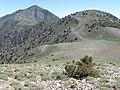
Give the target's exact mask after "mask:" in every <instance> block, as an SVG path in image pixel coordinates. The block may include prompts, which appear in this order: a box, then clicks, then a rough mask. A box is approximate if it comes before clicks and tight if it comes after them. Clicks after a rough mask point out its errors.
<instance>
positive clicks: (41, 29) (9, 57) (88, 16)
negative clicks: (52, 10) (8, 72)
mask: <svg viewBox="0 0 120 90" xmlns="http://www.w3.org/2000/svg"><path fill="white" fill-rule="evenodd" d="M35 8H38V7H37V6H32V7H29V8H27V9H25V10H30V9H35ZM30 11H31V10H30ZM18 12H22V11H21V10H20V11H18ZM45 12H46V11H45ZM8 28H9V27H8ZM11 28H12V29H10V28H9V31H12V32H9V33H8V29H7V31H6V32H5V33H1V32H0V34H1V35H0V36H2V38H1V40H0V42H2V43H3V45H1V46H2V47H3V49H1V50H2V53H1V54H0V56H1V57H2V58H1V60H0V62H1V63H13V62H15V63H17V62H19V63H21V62H28V61H29V60H28V58H29V57H31V55H33V52H32V49H33V48H35V47H39V46H41V45H49V44H51V45H52V44H59V43H74V42H81V41H86V40H106V41H111V42H112V41H115V42H120V20H119V19H118V18H117V17H115V16H113V15H111V14H109V13H106V12H102V11H99V10H86V11H81V12H76V13H73V14H70V15H68V16H66V17H64V18H62V19H59V20H58V19H57V20H56V21H55V22H54V23H51V22H47V21H44V20H43V21H42V22H40V23H37V24H35V25H29V26H22V27H21V26H17V25H15V26H14V23H13V26H11ZM4 34H5V35H4ZM2 47H1V48H2ZM4 47H5V48H4ZM39 53H41V52H39ZM34 54H35V55H36V54H37V52H35V53H34ZM37 57H40V56H37Z"/></svg>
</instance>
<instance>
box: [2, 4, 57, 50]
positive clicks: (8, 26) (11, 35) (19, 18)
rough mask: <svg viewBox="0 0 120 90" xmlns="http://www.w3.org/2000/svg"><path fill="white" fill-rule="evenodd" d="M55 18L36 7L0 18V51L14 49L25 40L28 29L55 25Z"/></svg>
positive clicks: (46, 11)
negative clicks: (36, 25) (43, 24)
mask: <svg viewBox="0 0 120 90" xmlns="http://www.w3.org/2000/svg"><path fill="white" fill-rule="evenodd" d="M58 20H59V18H58V17H57V16H55V15H54V14H52V13H51V12H49V11H48V10H45V9H42V8H40V7H38V6H36V5H34V6H31V7H29V8H27V9H24V10H18V11H16V12H14V13H12V14H9V15H6V16H4V17H1V18H0V50H4V49H9V48H11V47H15V46H16V45H17V44H20V43H22V42H24V41H25V40H26V39H27V34H28V33H29V32H30V31H29V28H27V27H31V26H32V25H35V24H38V23H44V22H45V23H48V24H50V23H55V22H57V21H58Z"/></svg>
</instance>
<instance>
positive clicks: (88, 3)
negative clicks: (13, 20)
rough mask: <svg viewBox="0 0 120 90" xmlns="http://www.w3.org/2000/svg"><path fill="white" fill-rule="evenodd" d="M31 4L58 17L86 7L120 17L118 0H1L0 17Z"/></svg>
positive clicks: (86, 8) (119, 0)
mask: <svg viewBox="0 0 120 90" xmlns="http://www.w3.org/2000/svg"><path fill="white" fill-rule="evenodd" d="M32 5H38V6H40V7H41V8H44V9H47V10H49V11H50V12H52V13H54V14H55V15H57V16H58V17H60V18H62V17H64V16H67V15H69V14H71V13H75V12H79V11H83V10H88V9H96V10H102V11H106V12H109V13H111V14H113V15H115V16H117V17H118V18H120V0H1V1H0V17H2V16H4V15H6V14H11V13H13V12H15V11H17V10H19V9H25V8H28V7H30V6H32Z"/></svg>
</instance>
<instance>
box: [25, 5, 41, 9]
mask: <svg viewBox="0 0 120 90" xmlns="http://www.w3.org/2000/svg"><path fill="white" fill-rule="evenodd" d="M36 8H37V9H42V8H41V7H39V6H37V5H32V6H30V7H29V8H27V9H36Z"/></svg>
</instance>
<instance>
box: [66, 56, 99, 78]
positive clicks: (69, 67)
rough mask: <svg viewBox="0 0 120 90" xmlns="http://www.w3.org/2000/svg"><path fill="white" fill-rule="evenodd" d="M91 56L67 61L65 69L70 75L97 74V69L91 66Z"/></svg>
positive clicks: (79, 76)
mask: <svg viewBox="0 0 120 90" xmlns="http://www.w3.org/2000/svg"><path fill="white" fill-rule="evenodd" d="M93 65H94V63H93V58H92V57H91V56H90V57H89V56H87V55H86V56H85V57H84V58H82V59H80V61H76V62H75V61H74V60H73V61H72V62H68V63H67V64H66V65H65V70H66V72H67V74H68V76H70V77H74V78H83V77H86V76H93V77H95V76H97V75H98V71H97V70H96V69H95V68H94V67H93Z"/></svg>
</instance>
